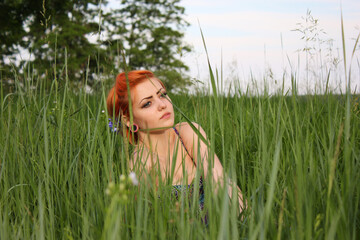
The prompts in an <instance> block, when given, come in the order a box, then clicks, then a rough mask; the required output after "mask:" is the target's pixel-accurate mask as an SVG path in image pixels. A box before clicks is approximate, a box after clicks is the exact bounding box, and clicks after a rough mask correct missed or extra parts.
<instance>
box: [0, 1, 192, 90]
mask: <svg viewBox="0 0 360 240" xmlns="http://www.w3.org/2000/svg"><path fill="white" fill-rule="evenodd" d="M179 2H180V0H122V1H117V2H116V3H117V4H118V6H116V7H115V8H116V9H114V10H111V11H108V12H107V13H103V14H102V16H101V18H100V19H99V18H98V16H99V13H100V10H101V9H102V8H104V6H106V5H107V3H108V0H102V1H100V0H75V1H73V0H14V1H10V0H3V1H2V2H0V18H1V23H2V24H1V25H0V50H1V56H0V64H1V66H6V64H8V66H9V61H6V60H5V59H8V60H12V61H13V62H16V61H15V56H16V54H19V53H21V49H25V50H27V51H28V52H29V53H30V55H31V60H30V61H29V60H26V61H20V62H19V61H18V60H17V62H16V63H17V64H16V65H18V68H19V69H18V70H21V69H22V70H24V69H26V71H24V72H27V71H30V72H32V73H35V74H37V76H39V77H44V76H45V77H46V76H48V77H49V79H54V78H59V77H64V76H65V73H67V75H68V77H69V80H70V81H73V82H79V81H83V80H84V79H85V77H86V76H88V78H87V79H88V80H90V81H91V79H92V78H91V77H92V76H96V74H100V75H102V76H104V75H105V76H106V75H108V74H110V75H112V76H114V75H116V74H117V73H118V72H120V71H123V70H124V65H123V64H122V62H123V59H122V54H121V50H124V51H123V52H124V55H125V56H126V63H127V66H128V70H130V69H149V70H152V71H154V72H155V73H156V74H157V76H159V77H160V78H161V79H162V80H164V82H165V84H166V85H167V87H168V88H169V89H179V88H182V87H184V86H186V85H187V84H188V82H189V80H188V78H187V77H186V75H185V74H184V72H185V71H187V70H188V66H186V65H185V64H184V63H183V62H182V60H181V56H182V54H184V53H187V52H189V51H190V47H189V46H188V45H185V44H183V41H182V39H183V36H184V34H183V32H182V30H183V28H184V27H186V26H188V23H187V22H186V21H185V20H184V19H183V15H184V11H185V9H184V8H183V7H181V6H180V5H179ZM3 23H4V24H3ZM99 23H100V24H99ZM100 33H101V34H103V35H104V36H105V38H103V39H101V41H100V37H99V36H100ZM90 39H92V40H91V41H90ZM95 39H96V41H94V40H95ZM65 53H67V55H66V57H65ZM65 60H67V64H66V69H65V68H64V66H65ZM88 68H89V69H90V73H89V74H87V69H88ZM4 69H5V68H4V67H2V70H1V71H2V76H1V77H2V78H3V77H4V72H5V70H4ZM65 70H66V71H65ZM111 71H112V72H111ZM7 72H8V73H9V71H7ZM94 73H96V74H95V75H94ZM10 76H11V75H10ZM97 76H99V75H97Z"/></svg>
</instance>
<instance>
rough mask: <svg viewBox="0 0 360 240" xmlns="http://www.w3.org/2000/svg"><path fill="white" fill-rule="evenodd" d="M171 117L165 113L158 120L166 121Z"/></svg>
mask: <svg viewBox="0 0 360 240" xmlns="http://www.w3.org/2000/svg"><path fill="white" fill-rule="evenodd" d="M170 116H171V113H169V112H167V113H165V114H164V115H162V117H161V118H160V119H168V118H169V117H170Z"/></svg>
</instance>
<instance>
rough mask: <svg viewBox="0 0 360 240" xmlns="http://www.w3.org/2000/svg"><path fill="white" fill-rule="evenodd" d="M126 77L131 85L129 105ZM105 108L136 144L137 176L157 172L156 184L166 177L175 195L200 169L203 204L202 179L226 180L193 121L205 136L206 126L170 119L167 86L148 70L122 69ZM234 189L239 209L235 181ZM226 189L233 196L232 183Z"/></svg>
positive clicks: (190, 183)
mask: <svg viewBox="0 0 360 240" xmlns="http://www.w3.org/2000/svg"><path fill="white" fill-rule="evenodd" d="M126 79H128V82H129V87H130V96H131V98H130V100H131V106H129V105H130V104H129V98H128V90H127V83H126ZM130 107H131V108H130ZM107 108H108V113H109V115H110V116H111V117H112V119H113V121H115V122H120V124H118V125H121V126H122V128H121V127H120V128H119V129H120V132H124V133H125V134H126V137H127V138H128V139H129V141H130V143H131V144H133V145H134V153H133V157H132V159H131V162H130V163H129V165H130V168H132V170H134V171H136V172H138V173H139V175H140V177H142V178H147V177H151V176H155V177H154V179H155V181H156V183H157V184H158V183H159V181H160V180H162V181H163V182H166V181H168V180H169V179H170V181H171V184H172V185H173V187H174V191H175V194H176V196H178V194H179V192H180V191H182V190H183V189H184V188H186V189H189V188H190V189H193V187H194V186H193V182H194V180H195V177H196V174H197V172H199V173H200V175H201V177H200V180H199V184H200V187H199V190H200V193H199V198H200V207H201V208H202V207H203V201H204V189H203V186H202V184H203V179H204V180H205V179H207V177H208V176H211V178H212V180H213V183H215V185H214V186H218V185H219V184H220V185H223V184H224V170H223V167H222V165H221V163H220V161H219V159H218V157H217V156H216V155H214V156H213V164H212V166H209V164H210V158H209V155H208V154H209V151H208V147H207V144H205V143H204V141H202V140H201V137H199V136H198V134H197V133H196V132H195V131H194V129H193V127H195V128H196V129H198V132H199V133H200V134H201V135H202V136H203V140H206V134H205V132H204V130H203V129H202V128H201V127H200V126H199V125H198V124H196V123H191V124H190V123H187V122H182V123H178V124H174V109H173V105H172V103H171V100H170V98H169V97H168V95H167V92H166V88H165V86H164V84H163V83H162V82H161V81H160V80H159V79H158V78H156V77H155V75H154V74H153V73H152V72H150V71H146V70H139V71H130V72H128V73H127V74H126V73H120V74H119V75H118V76H117V78H116V83H115V85H114V87H113V88H112V89H111V90H110V92H109V95H108V98H107ZM130 111H131V112H132V116H131V115H130ZM191 125H193V127H192V126H191ZM209 171H211V174H209ZM229 186H231V185H229ZM237 189H238V200H239V206H240V209H243V208H244V204H243V198H242V195H241V191H240V189H239V187H237ZM228 192H229V195H230V197H231V195H232V188H231V187H229V189H228Z"/></svg>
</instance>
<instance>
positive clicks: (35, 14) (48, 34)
mask: <svg viewBox="0 0 360 240" xmlns="http://www.w3.org/2000/svg"><path fill="white" fill-rule="evenodd" d="M103 2H104V1H103ZM98 5H99V3H98V0H81V1H80V0H77V1H72V0H18V1H14V2H12V1H6V2H4V3H3V6H4V7H5V10H3V9H1V10H2V11H5V14H7V15H5V16H2V17H4V18H7V17H9V18H10V19H11V21H5V22H6V23H7V24H5V25H4V26H0V32H1V35H2V36H1V39H2V40H1V51H2V53H3V54H2V59H1V61H2V64H4V62H5V59H4V58H6V57H7V58H11V57H12V58H14V57H13V56H14V54H17V53H19V49H20V48H24V49H27V50H28V51H29V53H30V54H31V56H32V60H31V61H21V62H20V68H27V67H30V69H31V71H33V70H34V72H35V73H37V74H38V75H40V76H43V75H44V74H46V75H48V74H51V75H52V74H54V73H55V74H57V75H59V74H61V75H64V73H65V71H64V69H63V66H64V63H65V52H67V56H66V57H67V73H68V76H69V78H70V79H71V80H74V79H76V80H82V79H83V78H84V76H85V73H86V68H87V67H88V66H89V67H90V68H94V69H95V67H96V66H97V62H96V59H95V57H96V56H98V55H99V53H101V51H100V49H99V48H98V46H97V44H93V43H91V42H90V41H89V37H91V36H94V35H96V34H97V32H98V31H99V25H98V23H97V22H96V21H95V16H96V14H97V9H96V7H97V6H98ZM6 9H10V10H6ZM2 22H3V21H2ZM6 36H11V38H6ZM65 49H66V50H65ZM88 63H89V64H88ZM55 66H57V68H55ZM53 77H55V76H53Z"/></svg>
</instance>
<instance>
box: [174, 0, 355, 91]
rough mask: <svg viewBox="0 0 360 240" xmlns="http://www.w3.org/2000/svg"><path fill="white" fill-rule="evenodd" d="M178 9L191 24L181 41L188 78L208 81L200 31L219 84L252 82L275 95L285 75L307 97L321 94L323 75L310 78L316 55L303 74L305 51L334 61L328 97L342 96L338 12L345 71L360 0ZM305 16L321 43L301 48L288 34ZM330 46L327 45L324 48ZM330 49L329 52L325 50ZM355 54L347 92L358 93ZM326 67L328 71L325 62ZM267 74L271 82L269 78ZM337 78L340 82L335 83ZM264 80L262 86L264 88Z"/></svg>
mask: <svg viewBox="0 0 360 240" xmlns="http://www.w3.org/2000/svg"><path fill="white" fill-rule="evenodd" d="M181 5H182V6H184V7H185V9H186V16H185V18H186V20H187V21H188V22H189V23H190V26H189V27H188V28H186V29H185V38H184V40H185V42H187V43H188V44H190V45H191V46H192V47H193V52H192V53H190V54H187V55H186V56H184V57H183V60H184V61H185V62H186V63H187V64H188V65H189V66H190V75H191V76H192V77H194V78H197V79H200V80H202V81H205V82H206V81H208V78H209V71H208V67H207V58H206V54H205V50H204V45H203V42H202V38H201V33H200V28H201V30H202V32H203V34H204V38H205V43H206V47H207V51H208V54H209V60H210V63H211V65H212V67H213V68H214V69H215V68H216V69H217V70H218V71H221V69H222V72H223V79H224V81H225V82H226V83H227V84H228V85H229V83H230V82H231V81H233V80H234V79H240V80H239V81H240V82H241V84H242V86H244V87H245V86H249V85H251V84H253V80H252V79H256V80H257V81H258V83H257V86H258V88H259V89H264V87H265V85H266V86H268V88H269V90H270V92H276V91H278V90H279V86H280V85H281V84H279V81H282V76H283V75H284V73H286V74H287V76H290V73H291V72H293V73H294V72H296V74H297V76H298V79H299V80H298V81H299V83H298V84H299V86H298V87H299V88H300V92H303V93H306V92H308V91H309V90H311V89H315V88H316V89H318V90H319V91H321V88H322V89H323V88H324V87H323V86H324V80H323V79H326V77H323V76H322V77H321V76H315V75H320V72H321V73H322V74H323V75H324V73H326V72H328V71H326V70H324V71H319V70H318V71H317V73H316V74H311V73H309V72H311V71H312V72H314V71H313V70H315V69H320V68H321V64H319V62H320V61H319V60H318V59H319V56H320V55H319V54H317V55H316V57H315V55H314V56H313V58H311V60H308V62H311V64H309V65H311V66H309V67H308V68H306V59H310V58H309V55H308V57H306V54H305V51H301V49H304V48H305V46H307V45H308V46H316V48H317V49H318V50H317V51H315V52H317V53H319V49H321V57H322V59H323V61H325V59H326V57H327V56H328V55H329V56H328V57H329V59H333V58H335V57H337V58H338V60H339V63H338V65H337V68H336V69H338V70H337V71H334V73H332V76H334V79H332V78H331V81H330V84H332V89H333V91H336V92H343V91H344V89H345V83H344V82H345V81H344V80H343V79H342V78H345V75H344V73H343V71H341V69H342V70H343V68H344V67H343V64H344V63H343V53H342V40H341V39H342V34H341V12H342V14H343V22H344V32H345V35H344V36H345V48H346V53H347V59H348V60H347V62H348V66H347V68H348V67H349V64H350V56H351V53H352V49H353V47H354V44H355V39H356V37H357V36H358V34H359V33H360V0H343V1H338V0H311V1H310V0H309V1H308V0H271V1H264V0H252V1H243V0H221V1H219V0H183V1H182V2H181ZM308 11H311V16H312V17H313V18H314V19H317V20H318V22H317V23H318V30H317V31H315V32H317V33H319V35H318V39H320V40H321V41H323V42H322V43H320V41H317V42H315V43H312V42H308V43H306V42H305V40H304V39H301V37H303V36H304V35H303V34H301V33H300V32H299V31H293V30H294V29H296V28H298V29H299V28H301V27H300V25H298V23H302V24H303V25H304V24H305V18H306V16H307V12H308ZM320 29H321V30H322V31H320ZM324 32H325V33H324ZM330 40H332V45H330V44H329V43H330ZM330 46H332V47H331V49H332V50H329V49H330ZM299 50H300V51H299ZM359 52H360V48H359V47H358V48H357V52H356V56H355V57H356V58H355V59H354V60H353V61H352V68H353V69H354V73H353V75H352V77H351V80H352V90H353V91H357V92H359V91H358V89H357V85H360V84H359V83H360V82H359V80H360V79H359V75H360V67H359V65H358V64H359V62H358V61H360V59H359V56H360V54H359ZM313 54H314V52H313ZM330 56H333V57H332V58H331V57H330ZM315 59H317V60H315ZM327 62H328V63H329V68H330V66H332V65H331V64H330V60H329V61H327ZM322 65H323V66H325V64H322ZM306 69H309V71H306ZM334 69H335V67H334ZM270 70H271V73H272V75H271V76H272V78H269V76H270ZM336 74H338V75H339V76H338V77H336V76H335V75H336ZM309 75H310V76H309ZM325 75H326V74H325ZM251 76H253V78H252V77H251ZM266 76H267V83H263V79H264V77H266ZM314 78H315V79H316V80H314ZM319 78H322V80H318V79H319ZM225 85H226V84H225ZM290 85H291V82H290V77H287V78H286V81H285V86H287V87H290ZM359 87H360V86H359ZM313 91H314V90H313Z"/></svg>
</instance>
